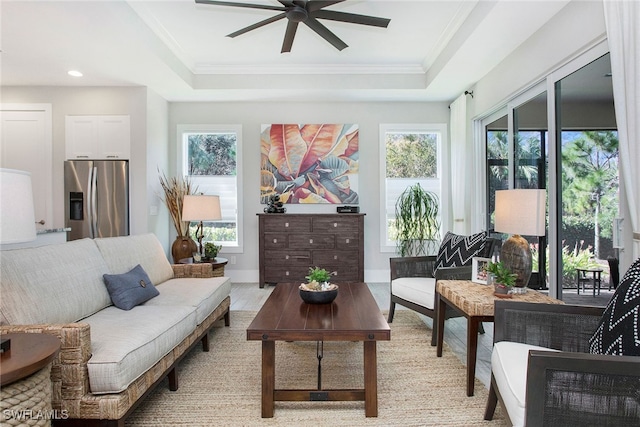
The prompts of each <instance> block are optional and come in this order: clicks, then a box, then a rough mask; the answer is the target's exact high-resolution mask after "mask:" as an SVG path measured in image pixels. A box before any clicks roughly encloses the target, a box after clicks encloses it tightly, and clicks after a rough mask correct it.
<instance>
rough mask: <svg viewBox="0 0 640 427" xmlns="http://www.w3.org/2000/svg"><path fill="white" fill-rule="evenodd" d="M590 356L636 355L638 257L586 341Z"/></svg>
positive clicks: (639, 347) (639, 350) (639, 344)
mask: <svg viewBox="0 0 640 427" xmlns="http://www.w3.org/2000/svg"><path fill="white" fill-rule="evenodd" d="M589 351H590V352H591V353H594V354H614V355H620V356H621V355H624V356H640V258H638V259H637V260H636V261H635V262H634V263H633V264H632V265H631V267H629V270H627V272H626V273H625V275H624V278H623V279H622V282H620V284H619V285H618V288H617V289H616V291H615V293H614V294H613V296H612V297H611V301H609V304H607V308H605V310H604V313H603V314H602V319H601V320H600V325H598V329H596V331H595V332H594V333H593V336H592V337H591V338H590V339H589Z"/></svg>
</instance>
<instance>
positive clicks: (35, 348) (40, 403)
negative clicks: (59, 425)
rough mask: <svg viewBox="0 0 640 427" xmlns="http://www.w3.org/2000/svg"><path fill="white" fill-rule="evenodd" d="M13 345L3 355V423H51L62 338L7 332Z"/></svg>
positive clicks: (0, 379)
mask: <svg viewBox="0 0 640 427" xmlns="http://www.w3.org/2000/svg"><path fill="white" fill-rule="evenodd" d="M2 338H3V339H7V338H8V339H10V340H11V348H10V349H9V350H8V351H6V352H3V353H2V355H1V356H0V386H1V389H0V416H1V417H2V425H30V426H31V425H35V426H50V425H51V418H52V417H54V416H55V414H54V413H53V411H52V409H51V361H52V360H53V358H54V357H55V356H56V354H58V351H60V340H59V339H58V338H57V337H55V336H53V335H49V334H28V333H12V334H3V335H2Z"/></svg>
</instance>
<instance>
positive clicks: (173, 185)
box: [158, 171, 197, 237]
mask: <svg viewBox="0 0 640 427" xmlns="http://www.w3.org/2000/svg"><path fill="white" fill-rule="evenodd" d="M158 173H159V174H160V185H161V186H162V190H163V192H164V199H162V201H163V202H164V204H165V205H167V209H169V215H171V220H172V221H173V225H174V226H175V228H176V232H177V233H178V236H185V237H186V236H188V235H189V221H183V220H182V203H183V201H184V196H186V195H189V194H194V193H195V192H196V191H197V187H193V184H192V183H191V180H189V177H179V178H175V177H172V178H167V176H166V175H165V174H164V172H162V173H160V171H158Z"/></svg>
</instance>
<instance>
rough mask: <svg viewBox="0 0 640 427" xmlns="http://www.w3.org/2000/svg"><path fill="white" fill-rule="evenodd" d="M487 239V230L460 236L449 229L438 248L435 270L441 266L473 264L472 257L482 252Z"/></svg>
mask: <svg viewBox="0 0 640 427" xmlns="http://www.w3.org/2000/svg"><path fill="white" fill-rule="evenodd" d="M486 241H487V232H486V231H483V232H481V233H477V234H472V235H471V236H459V235H457V234H453V233H451V232H450V231H447V234H445V236H444V239H442V243H441V244H440V249H438V256H437V257H436V263H435V268H434V272H435V270H437V269H439V268H441V267H463V266H465V265H471V259H472V258H473V257H474V256H478V253H480V252H482V250H483V249H484V245H485V243H486Z"/></svg>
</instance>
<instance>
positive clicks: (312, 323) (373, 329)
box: [247, 283, 391, 341]
mask: <svg viewBox="0 0 640 427" xmlns="http://www.w3.org/2000/svg"><path fill="white" fill-rule="evenodd" d="M299 285H300V283H279V284H278V285H276V288H275V289H274V290H273V292H272V293H271V295H270V296H269V298H268V299H267V301H266V302H265V303H264V305H263V306H262V308H261V309H260V311H259V312H258V314H257V315H256V317H255V319H254V320H253V322H251V325H249V327H248V328H247V339H248V340H259V341H263V340H264V341H275V340H285V341H379V340H390V339H391V328H390V327H389V324H388V323H387V321H386V320H385V318H384V316H383V315H382V313H381V312H380V308H379V307H378V304H377V303H376V301H375V299H374V298H373V295H371V291H369V287H368V286H367V285H366V283H342V284H340V283H337V285H338V287H339V290H338V296H337V297H336V299H335V300H334V301H333V302H332V303H330V304H307V303H305V302H304V301H302V298H300V294H299V290H298V286H299Z"/></svg>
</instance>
